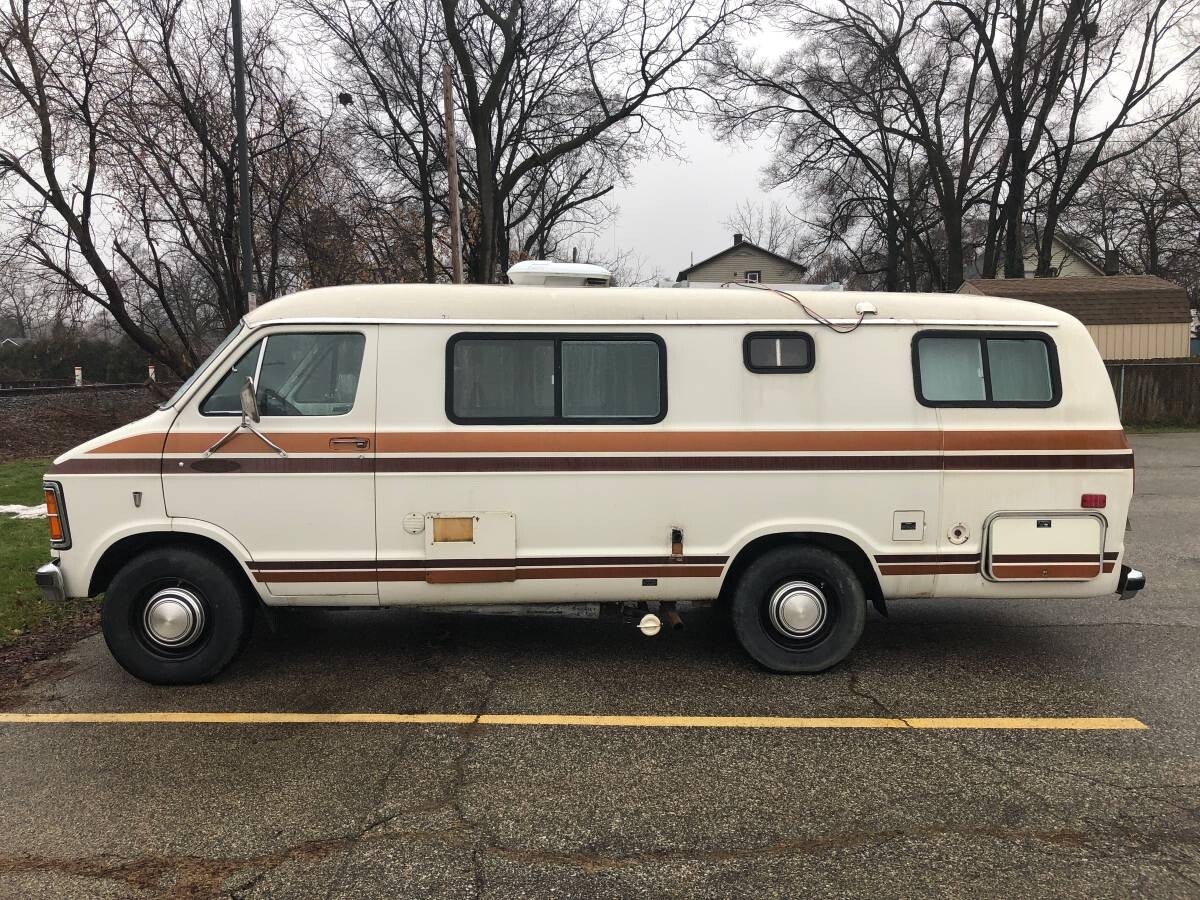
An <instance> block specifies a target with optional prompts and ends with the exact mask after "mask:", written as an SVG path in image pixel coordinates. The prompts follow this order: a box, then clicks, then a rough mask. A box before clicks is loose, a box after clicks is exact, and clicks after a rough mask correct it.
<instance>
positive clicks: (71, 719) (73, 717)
mask: <svg viewBox="0 0 1200 900" xmlns="http://www.w3.org/2000/svg"><path fill="white" fill-rule="evenodd" d="M0 725H525V726H533V727H603V728H775V729H785V728H814V729H820V728H901V729H910V730H912V729H916V730H933V729H968V728H969V729H980V730H989V729H990V730H1000V731H1008V730H1029V729H1034V730H1042V731H1138V730H1144V729H1146V728H1148V727H1149V726H1147V725H1146V724H1145V723H1144V722H1141V721H1139V720H1138V719H1134V718H1128V717H1122V716H1117V717H1074V716H1066V717H1051V716H1033V717H1025V716H990V717H965V718H964V717H954V716H950V717H946V716H941V717H913V718H893V717H886V718H881V717H870V716H866V717H788V716H588V715H580V716H576V715H523V714H501V713H482V714H480V715H475V714H472V713H368V712H356V713H303V712H91V713H87V712H80V713H0Z"/></svg>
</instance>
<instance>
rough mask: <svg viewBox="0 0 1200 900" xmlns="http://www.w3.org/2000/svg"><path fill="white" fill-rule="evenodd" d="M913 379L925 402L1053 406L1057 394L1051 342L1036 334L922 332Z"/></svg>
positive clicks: (1059, 389) (1059, 390)
mask: <svg viewBox="0 0 1200 900" xmlns="http://www.w3.org/2000/svg"><path fill="white" fill-rule="evenodd" d="M913 379H914V382H915V386H916V392H917V399H918V400H920V401H921V403H922V404H924V405H925V406H958V407H982V406H1054V405H1055V404H1057V403H1058V401H1059V399H1060V398H1061V396H1062V385H1061V382H1060V380H1059V373H1058V354H1057V351H1056V350H1055V347H1054V342H1053V341H1052V340H1051V339H1050V338H1049V337H1047V336H1046V335H1044V334H1039V333H1036V332H984V333H982V334H967V333H965V332H962V331H922V332H920V333H919V334H918V335H917V336H916V338H914V339H913Z"/></svg>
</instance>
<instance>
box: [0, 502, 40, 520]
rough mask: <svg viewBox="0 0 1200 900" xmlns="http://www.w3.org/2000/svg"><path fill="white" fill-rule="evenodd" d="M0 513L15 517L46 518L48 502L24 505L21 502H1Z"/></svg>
mask: <svg viewBox="0 0 1200 900" xmlns="http://www.w3.org/2000/svg"><path fill="white" fill-rule="evenodd" d="M0 515H3V516H12V517H13V518H14V519H44V518H46V504H45V503H39V504H38V505H37V506H22V505H21V504H20V503H7V504H5V503H0Z"/></svg>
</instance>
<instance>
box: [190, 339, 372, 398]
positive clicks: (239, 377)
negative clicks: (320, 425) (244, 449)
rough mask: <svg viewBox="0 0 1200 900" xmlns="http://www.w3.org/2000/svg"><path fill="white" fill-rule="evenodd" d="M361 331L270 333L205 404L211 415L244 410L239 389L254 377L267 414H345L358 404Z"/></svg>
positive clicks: (240, 362)
mask: <svg viewBox="0 0 1200 900" xmlns="http://www.w3.org/2000/svg"><path fill="white" fill-rule="evenodd" d="M365 344H366V338H365V337H363V335H361V334H356V333H348V334H323V333H317V332H311V331H305V332H296V333H293V334H271V335H267V336H266V337H264V338H263V339H262V340H261V341H259V342H258V343H257V344H255V345H254V346H253V347H251V348H250V349H249V350H248V351H247V352H246V353H245V354H244V355H243V356H242V358H241V359H239V360H238V361H237V362H236V363H235V364H234V366H233V368H232V369H231V370H230V371H229V373H228V374H227V375H226V376H225V377H224V378H223V379H221V381H220V383H219V384H218V385H217V386H216V387H215V388H214V389H213V390H212V392H211V393H210V394H209V395H208V396H207V397H206V398H205V399H204V402H203V403H202V404H200V412H201V414H203V415H206V416H231V415H241V402H240V400H239V397H238V395H239V392H240V391H241V389H242V385H243V384H245V382H246V379H247V378H250V379H252V380H253V381H254V385H255V391H254V393H255V397H256V399H257V400H258V409H259V412H260V413H261V414H262V415H263V416H264V417H265V416H340V415H345V414H346V413H348V412H350V410H351V409H353V408H354V397H355V395H356V394H357V393H358V377H359V372H360V370H361V369H362V358H363V347H364V346H365Z"/></svg>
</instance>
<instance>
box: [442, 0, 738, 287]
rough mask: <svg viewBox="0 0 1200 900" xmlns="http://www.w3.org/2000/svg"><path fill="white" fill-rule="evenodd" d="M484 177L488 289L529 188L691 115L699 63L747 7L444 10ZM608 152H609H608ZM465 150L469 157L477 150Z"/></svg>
mask: <svg viewBox="0 0 1200 900" xmlns="http://www.w3.org/2000/svg"><path fill="white" fill-rule="evenodd" d="M441 7H442V13H443V25H444V29H445V34H446V39H447V42H448V43H449V45H450V48H451V50H452V51H453V56H454V61H455V63H456V66H457V70H458V75H459V84H460V101H461V103H462V105H463V110H464V118H465V124H466V128H467V130H468V131H469V133H470V141H469V143H468V144H467V148H469V152H470V154H471V155H472V156H473V159H472V163H473V165H471V166H469V167H466V168H465V170H464V174H466V175H473V178H474V182H473V185H471V184H470V181H471V179H470V178H467V179H465V181H466V182H468V187H469V189H470V190H471V192H472V194H473V196H472V197H471V202H470V203H469V206H468V209H469V212H470V213H471V214H473V217H474V224H473V227H472V228H471V229H470V230H469V233H468V241H467V245H466V246H467V253H466V257H467V261H468V263H469V268H470V270H471V277H472V279H473V280H475V281H481V282H489V281H493V280H495V278H496V277H497V269H498V267H499V266H500V265H502V264H503V263H504V262H505V261H506V260H507V258H508V257H509V246H508V234H507V229H506V228H505V226H504V220H505V212H506V206H507V205H508V204H509V201H510V198H511V197H512V196H513V195H514V193H516V192H518V191H519V190H520V189H521V185H522V182H523V181H524V180H525V179H527V178H529V177H531V176H533V177H535V178H536V173H537V172H538V171H539V170H544V169H546V168H548V167H550V166H551V165H552V164H554V163H555V162H556V161H557V160H559V159H561V158H562V157H564V156H567V155H569V154H573V153H576V152H578V151H580V150H583V149H584V148H587V147H590V148H591V149H592V150H593V151H596V150H599V149H600V148H601V147H603V146H607V147H608V148H610V151H611V152H616V153H620V152H625V151H627V150H629V149H630V148H631V147H632V146H634V145H636V144H643V145H644V141H645V139H646V137H647V135H653V134H655V133H656V127H655V125H654V124H653V122H652V121H650V120H649V119H648V118H647V117H646V113H647V112H648V111H649V110H651V109H653V108H665V109H667V110H672V109H674V110H679V109H684V108H687V107H688V105H689V103H690V98H691V97H692V96H693V94H694V91H695V88H696V84H695V81H694V79H693V74H694V63H695V62H697V61H698V59H699V57H700V56H701V55H702V54H703V53H704V52H705V50H706V49H707V48H708V47H710V46H712V45H713V44H714V42H715V41H717V40H718V39H720V38H721V37H722V36H723V34H724V32H725V30H726V29H727V28H728V27H730V26H731V25H733V24H735V23H737V22H739V21H741V20H742V19H743V17H744V16H745V15H746V14H747V12H748V10H749V8H750V7H749V2H748V0H718V2H715V3H713V4H712V6H711V7H705V6H702V5H701V4H700V2H699V0H647V2H644V3H641V4H582V3H565V2H558V0H534V2H532V3H530V2H527V0H507V2H503V3H498V4H493V3H490V2H488V0H441ZM601 141H603V142H604V143H603V144H602V143H601ZM467 148H464V149H467Z"/></svg>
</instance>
